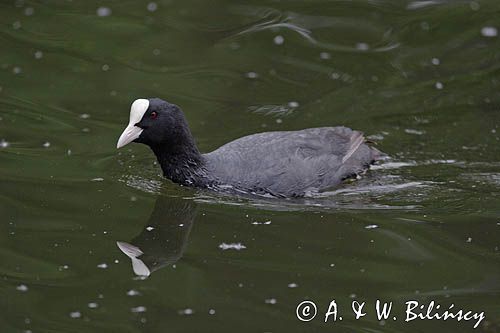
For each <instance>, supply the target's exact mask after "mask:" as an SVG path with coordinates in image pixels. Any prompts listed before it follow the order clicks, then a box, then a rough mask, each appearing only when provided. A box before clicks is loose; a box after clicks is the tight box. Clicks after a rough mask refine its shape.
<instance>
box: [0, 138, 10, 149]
mask: <svg viewBox="0 0 500 333" xmlns="http://www.w3.org/2000/svg"><path fill="white" fill-rule="evenodd" d="M8 146H10V143H8V142H7V141H5V140H4V139H2V140H0V148H7V147H8Z"/></svg>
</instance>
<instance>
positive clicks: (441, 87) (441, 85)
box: [435, 82, 444, 90]
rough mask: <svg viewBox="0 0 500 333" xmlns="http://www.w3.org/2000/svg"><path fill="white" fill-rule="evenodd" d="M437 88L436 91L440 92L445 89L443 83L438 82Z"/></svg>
mask: <svg viewBox="0 0 500 333" xmlns="http://www.w3.org/2000/svg"><path fill="white" fill-rule="evenodd" d="M435 86H436V89H439V90H441V89H443V87H444V86H443V84H442V83H441V82H436V85H435Z"/></svg>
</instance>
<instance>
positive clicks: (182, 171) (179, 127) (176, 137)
mask: <svg viewBox="0 0 500 333" xmlns="http://www.w3.org/2000/svg"><path fill="white" fill-rule="evenodd" d="M149 101H150V104H149V108H148V110H147V111H146V113H145V115H144V117H143V119H142V120H141V121H140V122H139V123H138V124H136V126H139V127H141V128H144V131H143V132H142V133H141V135H140V137H139V138H138V139H137V140H135V141H136V142H141V143H145V144H147V145H148V146H150V147H151V149H152V150H153V152H154V153H155V155H156V157H157V158H158V161H159V163H160V165H161V167H162V170H163V173H164V175H165V176H166V177H167V178H169V179H171V180H172V181H174V182H176V183H180V184H183V185H187V186H196V187H208V188H213V189H219V190H233V191H240V192H241V191H242V192H245V193H257V194H271V195H273V196H280V197H297V196H304V195H305V194H306V193H308V192H314V191H321V190H324V189H327V188H332V187H335V186H337V185H339V184H340V183H341V182H342V180H344V179H346V178H349V177H352V176H355V175H356V174H359V173H361V172H363V171H364V170H366V169H367V168H368V167H369V165H370V164H371V163H373V162H374V161H375V160H377V159H378V157H379V156H380V152H379V151H378V150H377V149H375V148H373V147H370V146H368V145H367V144H366V143H365V140H364V137H363V135H362V133H361V132H358V131H353V130H351V129H349V128H347V127H322V128H309V129H304V130H300V131H282V132H266V133H259V134H253V135H249V136H245V137H242V138H240V139H237V140H234V141H231V142H229V143H227V144H225V145H223V146H222V147H220V148H218V149H216V150H214V151H212V152H210V153H207V154H201V153H200V152H199V151H198V148H197V147H196V144H195V142H194V139H193V137H192V135H191V132H190V130H189V128H188V125H187V122H186V120H185V118H184V115H183V113H182V111H181V110H180V108H179V107H177V106H175V105H173V104H170V103H167V102H165V101H162V100H160V99H150V100H149ZM153 111H154V112H157V113H158V117H157V118H156V119H154V120H152V119H150V118H149V117H148V113H150V112H153ZM160 115H162V117H160Z"/></svg>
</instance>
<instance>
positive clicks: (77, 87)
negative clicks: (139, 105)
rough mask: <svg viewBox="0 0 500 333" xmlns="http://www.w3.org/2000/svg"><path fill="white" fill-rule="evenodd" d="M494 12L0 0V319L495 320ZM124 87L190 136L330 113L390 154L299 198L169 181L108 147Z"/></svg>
mask: <svg viewBox="0 0 500 333" xmlns="http://www.w3.org/2000/svg"><path fill="white" fill-rule="evenodd" d="M498 29H500V2H498V1H496V0H482V1H465V0H464V1H454V0H435V1H408V0H400V1H389V0H351V1H348V0H338V1H327V0H302V1H273V0H267V1H264V0H251V1H231V0H225V1H224V0H217V1H208V0H198V1H180V0H179V1H176V0H158V1H155V2H149V1H131V0H127V1H118V0H116V1H104V0H103V1H83V0H73V1H70V0H69V1H67V0H59V1H55V0H43V1H28V0H25V1H23V0H17V1H13V0H5V1H4V0H2V1H0V332H1V333H4V332H6V333H10V332H32V333H38V332H75V333H76V332H274V333H276V332H370V333H374V332H472V331H476V332H498V331H499V330H500V251H499V246H500V141H499V138H500V128H499V124H500V36H497V35H498ZM141 97H160V98H163V99H166V100H168V101H170V102H173V103H176V104H178V105H179V106H181V107H182V108H183V110H184V112H185V114H186V117H187V119H188V121H189V124H190V127H191V129H192V132H193V134H194V136H195V137H196V141H197V143H198V145H199V147H200V150H202V151H203V152H208V151H210V150H212V149H215V148H217V147H219V146H220V145H222V144H224V143H226V142H228V141H231V140H234V139H236V138H239V137H241V136H244V135H247V134H252V133H256V132H262V131H268V130H294V129H302V128H307V127H317V126H334V125H345V126H349V127H352V128H355V129H358V130H361V131H363V132H364V133H365V134H366V135H367V136H368V137H369V138H370V139H371V140H373V141H376V142H377V147H378V148H379V149H381V150H382V151H384V152H386V153H387V154H389V155H390V157H391V159H390V160H388V161H385V162H383V163H381V164H380V165H377V166H375V167H374V168H373V169H372V170H370V171H369V172H368V173H367V174H365V175H364V176H363V177H362V178H361V179H359V180H358V181H356V182H350V183H348V184H345V185H343V186H342V187H341V188H339V189H335V190H333V191H331V192H330V193H325V194H324V195H323V196H321V197H313V198H304V199H293V200H281V199H266V198H248V197H241V198H240V197H234V196H225V195H220V194H216V193H211V192H206V191H201V190H196V189H190V188H183V187H180V186H178V185H175V184H173V183H171V182H169V181H167V180H164V179H163V178H162V176H161V171H160V169H159V167H158V165H157V164H156V162H155V159H154V156H153V155H152V153H151V152H150V151H149V149H148V148H147V147H146V146H141V145H129V146H126V147H125V148H124V149H121V150H116V148H115V146H116V141H117V139H118V137H119V135H120V133H121V131H122V130H123V128H124V127H125V125H126V124H127V122H128V112H129V108H130V104H131V102H132V101H133V100H134V99H136V98H141ZM117 241H119V242H124V243H126V244H130V245H131V246H135V247H137V248H138V249H141V251H142V252H143V253H144V254H143V255H142V256H141V257H139V259H140V260H141V262H142V264H144V265H145V266H146V267H148V270H149V273H150V275H149V277H147V278H144V277H140V276H138V275H136V274H135V273H134V270H133V268H132V260H131V259H130V258H129V257H127V256H126V255H125V254H124V253H123V252H122V251H121V250H120V249H119V248H118V246H117ZM225 247H229V249H224V248H225ZM136 263H137V262H136ZM334 299H335V300H336V302H337V303H338V307H339V312H340V316H342V317H343V320H342V321H340V320H337V321H336V322H333V320H332V319H331V318H330V320H329V321H328V322H327V323H325V322H324V313H325V312H326V309H327V307H328V305H329V303H330V301H331V300H334ZM377 299H380V300H383V301H387V302H390V301H392V302H394V305H393V306H394V310H393V314H391V317H390V318H388V319H387V320H385V321H379V320H378V319H377V318H376V316H375V311H374V305H375V301H376V300H377ZM303 300H312V301H314V302H315V303H316V304H317V308H318V314H317V317H316V318H314V319H313V320H312V321H309V322H301V321H299V320H298V319H297V318H296V314H295V312H296V306H297V305H298V304H299V303H300V302H302V301H303ZM353 300H356V301H358V302H366V306H365V310H366V312H367V315H366V316H365V317H363V318H361V319H359V320H356V319H355V318H354V314H353V312H352V310H351V302H352V301H353ZM408 300H417V301H419V302H421V303H422V304H428V303H429V302H431V301H432V300H434V301H435V302H437V303H439V304H441V306H442V307H443V308H445V309H447V308H448V307H449V306H450V305H451V304H454V306H455V309H465V310H472V311H475V312H482V311H484V312H485V316H486V319H484V320H483V321H482V322H481V323H480V325H479V327H478V328H477V329H476V330H474V329H473V328H472V327H473V325H474V322H472V321H468V322H467V321H460V322H457V321H456V320H455V321H454V320H448V321H437V320H432V321H430V320H414V321H411V322H405V320H404V319H405V313H404V309H405V302H406V301H408ZM393 316H394V317H397V318H396V320H393V318H392V317H393Z"/></svg>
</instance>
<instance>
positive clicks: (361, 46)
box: [356, 43, 370, 51]
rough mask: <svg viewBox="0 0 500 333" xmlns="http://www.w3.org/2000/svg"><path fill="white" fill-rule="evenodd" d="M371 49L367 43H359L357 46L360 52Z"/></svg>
mask: <svg viewBox="0 0 500 333" xmlns="http://www.w3.org/2000/svg"><path fill="white" fill-rule="evenodd" d="M369 48H370V46H369V45H368V44H367V43H357V44H356V49H358V50H360V51H366V50H368V49H369Z"/></svg>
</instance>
